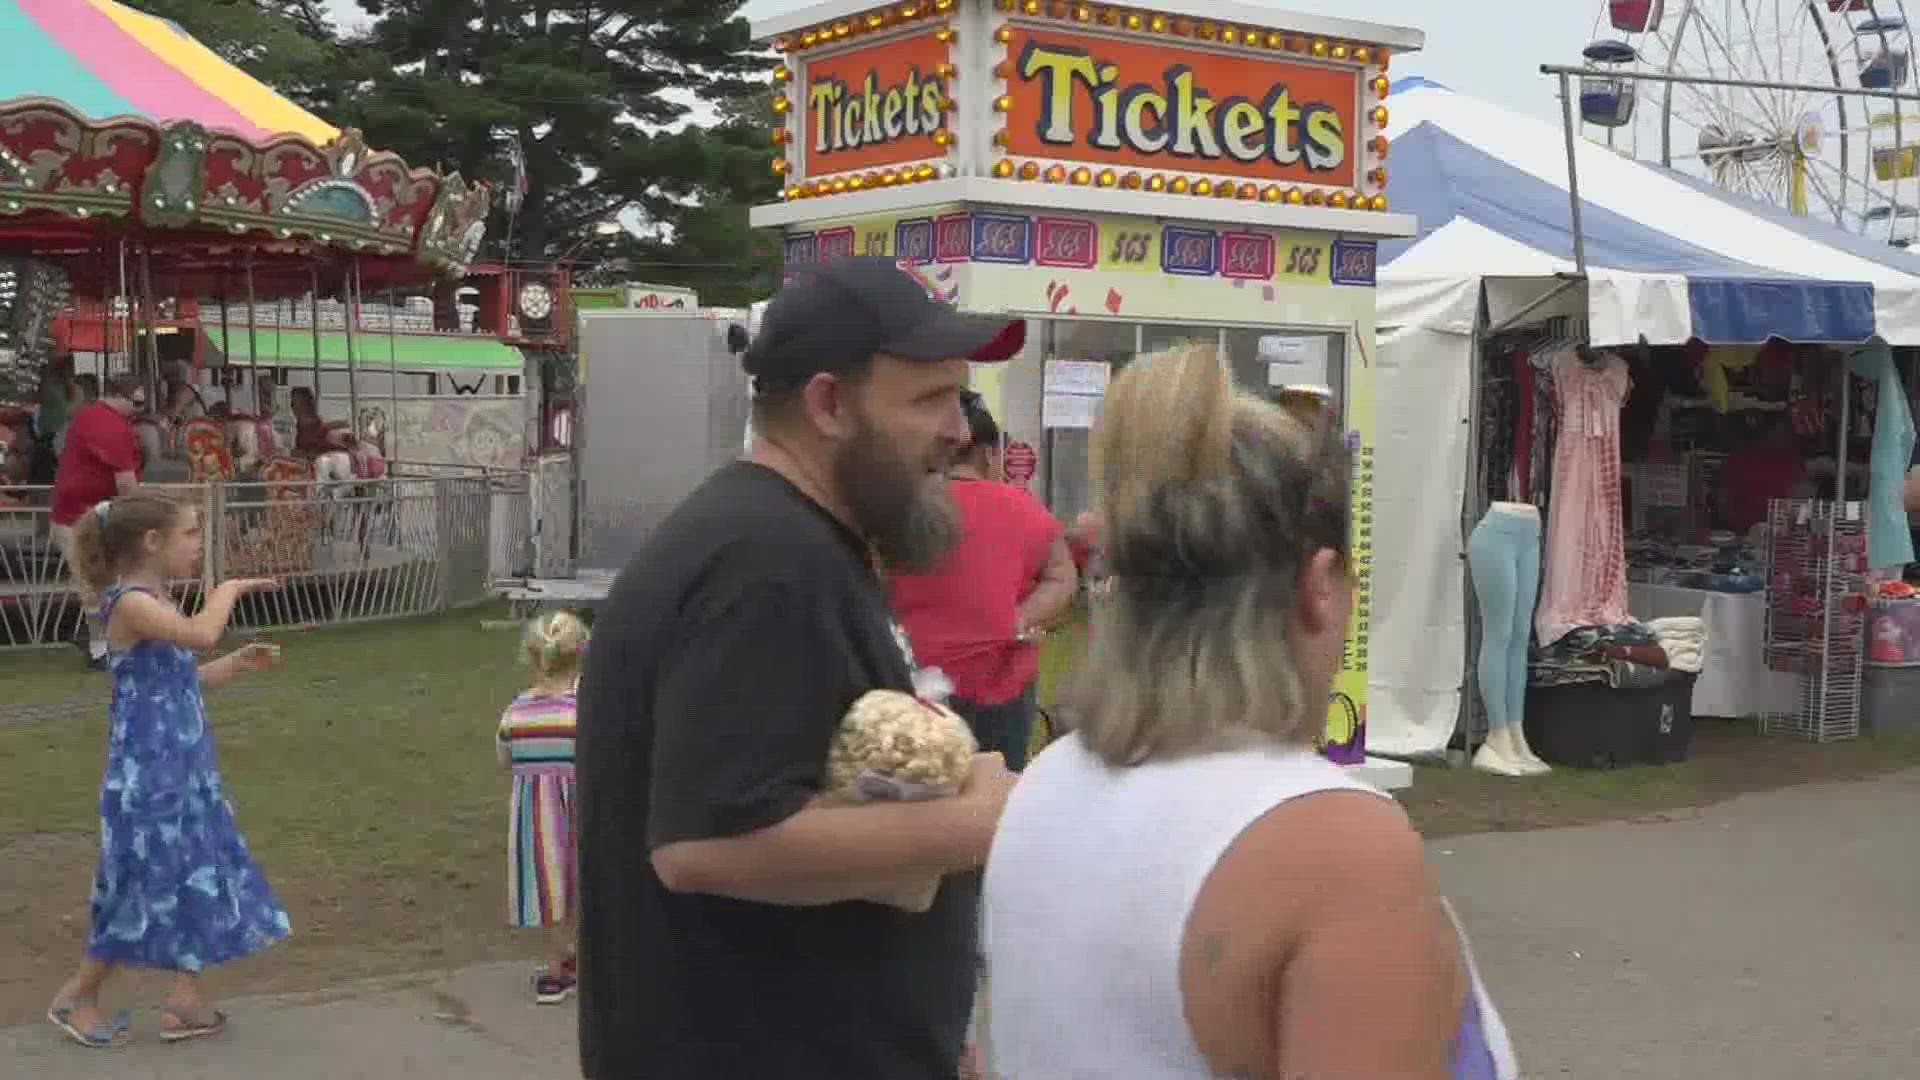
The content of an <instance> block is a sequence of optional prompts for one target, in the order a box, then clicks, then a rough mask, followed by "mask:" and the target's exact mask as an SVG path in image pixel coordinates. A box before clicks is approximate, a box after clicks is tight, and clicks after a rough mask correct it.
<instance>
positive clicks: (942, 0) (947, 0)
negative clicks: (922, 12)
mask: <svg viewBox="0 0 1920 1080" xmlns="http://www.w3.org/2000/svg"><path fill="white" fill-rule="evenodd" d="M933 10H935V11H952V10H953V0H933Z"/></svg>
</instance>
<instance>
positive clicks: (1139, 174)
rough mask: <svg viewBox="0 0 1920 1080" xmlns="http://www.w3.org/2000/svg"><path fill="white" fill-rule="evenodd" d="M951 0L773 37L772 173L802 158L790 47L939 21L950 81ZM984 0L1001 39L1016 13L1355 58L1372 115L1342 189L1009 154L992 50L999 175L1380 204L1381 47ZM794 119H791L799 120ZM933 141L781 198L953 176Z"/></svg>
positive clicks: (1286, 200) (1008, 101)
mask: <svg viewBox="0 0 1920 1080" xmlns="http://www.w3.org/2000/svg"><path fill="white" fill-rule="evenodd" d="M957 3H958V0H908V2H906V3H899V4H893V5H888V6H886V7H882V8H877V9H875V10H873V11H871V12H867V13H865V14H863V15H858V16H852V17H849V18H845V19H837V20H834V21H833V22H830V23H821V24H819V25H816V26H811V27H807V28H805V29H803V30H799V31H796V32H793V33H789V34H783V35H780V36H779V37H776V38H774V40H773V47H774V48H775V49H776V50H777V51H779V52H780V53H782V54H783V57H784V58H783V59H782V61H781V63H780V64H779V66H777V67H776V68H774V70H773V72H772V81H773V89H774V94H773V99H772V108H773V112H774V114H775V126H774V128H773V131H772V143H773V146H774V147H775V149H776V151H777V156H776V157H775V158H774V160H773V162H772V170H773V172H774V174H775V175H777V176H781V177H789V178H791V177H796V176H797V174H798V173H799V169H800V162H799V161H798V160H797V155H798V153H799V152H800V150H801V148H802V146H803V144H804V142H805V139H804V113H803V110H801V109H799V108H797V107H796V97H795V95H796V93H797V91H798V89H799V84H800V82H801V80H800V79H798V78H797V77H796V76H797V72H796V71H795V69H794V67H793V66H792V65H793V61H794V59H795V58H796V57H797V56H798V57H802V58H804V54H806V53H808V52H810V51H813V50H818V49H821V48H823V47H829V46H835V45H839V44H840V43H842V42H845V41H847V40H848V39H852V38H856V37H861V36H868V35H873V34H876V33H882V32H890V31H903V30H904V29H905V28H907V27H910V26H916V25H926V24H931V23H933V22H935V21H936V20H937V21H939V22H940V25H939V27H938V29H936V30H935V31H934V38H935V40H936V41H937V42H939V43H940V44H941V45H943V46H945V47H946V48H947V50H948V53H947V57H946V60H945V61H944V62H943V63H941V64H940V65H939V66H938V68H937V70H936V74H937V75H939V76H940V77H941V78H944V79H948V80H952V79H954V78H955V77H956V76H957V75H958V67H957V57H956V56H955V49H956V46H957V43H958V39H959V32H958V31H957V30H956V28H955V27H954V26H953V24H952V22H951V21H949V20H950V18H951V16H953V15H954V14H955V9H956V5H957ZM992 7H993V12H992V13H990V14H991V16H992V17H991V18H990V22H989V35H990V36H991V38H992V39H993V41H994V43H995V44H996V45H997V46H999V47H1000V48H1002V49H1003V50H1004V48H1005V47H1006V46H1007V45H1009V44H1010V43H1011V42H1012V40H1013V36H1014V25H1015V22H1016V21H1022V22H1042V23H1044V22H1047V21H1052V22H1055V23H1066V24H1068V25H1070V26H1075V27H1081V28H1091V27H1094V26H1098V27H1102V28H1104V29H1106V30H1109V31H1115V32H1119V33H1120V34H1122V35H1123V36H1124V37H1127V38H1134V39H1137V38H1149V39H1151V38H1155V37H1161V38H1166V37H1171V38H1175V39H1184V40H1188V41H1196V42H1201V43H1204V44H1208V45H1212V46H1215V47H1226V49H1223V52H1224V53H1225V55H1229V56H1231V55H1234V54H1235V53H1236V52H1238V53H1255V54H1280V55H1286V56H1292V57H1298V58H1302V59H1311V60H1318V61H1322V62H1329V63H1334V64H1339V65H1349V66H1352V67H1354V68H1358V69H1359V75H1360V80H1359V81H1360V87H1361V93H1360V101H1359V110H1358V113H1357V118H1358V119H1359V122H1360V124H1361V125H1362V126H1363V127H1364V126H1367V125H1371V126H1372V127H1373V128H1374V129H1375V134H1374V135H1373V136H1372V137H1370V138H1367V137H1360V138H1358V139H1357V140H1356V146H1357V148H1358V149H1359V152H1360V155H1361V157H1362V160H1361V162H1360V167H1359V169H1358V175H1359V176H1360V177H1361V178H1362V182H1361V183H1360V184H1359V185H1358V186H1357V188H1352V189H1349V188H1343V187H1339V186H1332V187H1323V186H1318V185H1311V184H1281V183H1264V182H1254V181H1251V180H1245V179H1242V178H1240V177H1225V176H1218V175H1211V174H1206V173H1198V172H1180V171H1176V170H1166V169H1125V170H1121V169H1113V168H1096V167H1089V166H1085V165H1082V164H1080V163H1077V162H1063V161H1051V160H1048V159H1044V158H1040V159H1032V160H1028V159H1024V158H1018V159H1017V158H1015V157H1013V156H1011V155H1010V154H1009V144H1010V142H1011V140H1010V138H1009V133H1008V128H1009V125H1011V124H1012V123H1013V122H1014V121H1015V120H1016V119H1017V117H1016V115H1015V112H1016V106H1015V102H1014V98H1013V96H1012V94H1011V93H1010V92H1009V87H1008V84H1007V79H1008V76H1009V75H1011V74H1012V71H1011V66H1012V65H1011V63H1010V62H1009V61H1008V58H1007V57H1005V56H1004V55H1002V56H1001V57H999V58H998V59H997V60H996V61H995V62H994V63H993V66H992V67H991V69H990V78H991V84H990V86H988V87H987V88H986V89H987V90H988V91H989V92H990V94H991V108H990V110H989V116H988V122H989V123H990V124H992V125H993V130H992V131H991V133H990V134H989V136H988V139H987V148H988V151H989V154H990V160H989V162H988V164H987V165H986V169H985V171H986V173H987V175H989V176H992V177H994V178H996V179H1003V180H1025V181H1036V182H1041V183H1049V184H1070V185H1074V186H1097V187H1100V188H1105V189H1119V190H1123V191H1143V190H1144V191H1147V192H1151V193H1162V192H1170V193H1172V194H1176V195H1192V196H1197V197H1203V198H1216V199H1222V200H1228V199H1231V200H1239V201H1246V202H1263V203H1268V204H1273V205H1287V206H1316V207H1322V206H1323V207H1331V208H1334V209H1343V210H1345V209H1351V210H1368V211H1380V212H1384V211H1386V210H1387V209H1388V201H1387V195H1386V185H1387V168H1386V162H1387V155H1388V151H1389V148H1390V141H1389V140H1388V138H1387V136H1386V134H1385V131H1386V128H1387V126H1388V123H1389V120H1390V113H1389V112H1388V109H1387V104H1386V101H1387V97H1388V96H1389V94H1390V93H1391V90H1392V81H1391V79H1390V78H1389V77H1388V69H1389V65H1390V63H1391V57H1392V52H1391V50H1390V49H1388V48H1386V47H1385V46H1381V45H1375V44H1371V43H1367V42H1353V41H1342V40H1338V39H1329V38H1324V37H1317V36H1314V35H1309V34H1300V33H1291V32H1287V31H1283V30H1275V29H1271V28H1262V27H1253V26H1243V25H1238V24H1234V23H1222V22H1218V21H1215V20H1210V19H1201V18H1193V17H1188V16H1176V15H1167V14H1163V13H1159V12H1152V11H1144V10H1138V9H1133V8H1128V7H1122V6H1110V5H1104V4H1091V3H1079V2H1070V0H992ZM1227 50H1231V51H1227ZM944 107H945V109H946V110H947V112H948V113H949V115H950V116H952V115H953V114H954V113H955V112H957V109H958V102H957V101H956V100H955V99H954V95H953V94H951V93H949V94H948V95H947V98H946V100H945V102H944ZM796 125H799V127H798V128H797V129H796ZM933 141H934V144H935V146H936V147H938V148H939V149H940V150H941V151H942V152H943V154H942V157H940V158H935V159H930V160H923V161H918V162H908V163H904V164H901V165H897V166H894V167H891V168H883V169H867V170H855V171H850V172H844V173H835V174H825V175H819V176H806V177H800V178H798V179H795V180H794V182H792V183H790V184H788V186H786V187H785V188H784V189H783V190H782V191H781V197H782V198H784V199H787V200H797V199H807V198H816V197H819V196H823V195H834V194H841V193H844V192H849V191H863V190H867V189H870V188H888V187H897V186H900V185H902V184H914V183H923V182H926V181H931V180H936V179H944V178H947V177H951V176H954V175H956V168H955V165H954V163H953V161H952V160H951V158H952V155H953V153H954V150H955V149H956V145H957V141H958V138H957V135H956V133H955V132H954V130H953V129H952V127H951V126H949V127H946V128H943V129H941V130H940V131H938V132H937V133H936V134H935V135H934V138H933Z"/></svg>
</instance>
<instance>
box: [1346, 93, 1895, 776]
mask: <svg viewBox="0 0 1920 1080" xmlns="http://www.w3.org/2000/svg"><path fill="white" fill-rule="evenodd" d="M1391 105H1392V108H1391V113H1392V126H1391V127H1390V128H1389V130H1388V134H1389V136H1390V137H1391V138H1392V139H1393V144H1392V148H1393V157H1392V168H1391V170H1390V171H1391V178H1390V181H1389V183H1390V189H1389V196H1390V198H1391V201H1392V203H1393V208H1394V209H1395V210H1397V211H1404V212H1411V213H1414V214H1416V215H1418V216H1419V219H1420V233H1419V235H1418V236H1417V237H1415V238H1414V239H1412V240H1411V241H1407V242H1404V243H1398V244H1394V245H1383V247H1382V251H1381V262H1382V264H1383V267H1382V270H1381V272H1380V286H1379V317H1378V326H1379V327H1380V330H1379V348H1378V353H1379V358H1378V369H1377V372H1376V381H1375V386H1376V389H1375V440H1376V447H1377V448H1376V450H1375V459H1374V460H1375V470H1376V472H1375V475H1376V478H1377V483H1376V484H1375V485H1374V515H1375V516H1374V524H1375V528H1374V538H1375V539H1374V556H1373V560H1374V561H1373V616H1372V633H1371V638H1372V640H1371V649H1370V651H1371V654H1372V658H1373V660H1372V672H1371V676H1370V682H1369V688H1368V697H1369V700H1368V710H1367V712H1368V716H1367V728H1368V730H1367V742H1368V747H1369V749H1373V750H1376V751H1378V752H1381V753H1385V754H1390V755H1396V756H1424V755H1431V754H1436V753H1439V752H1441V751H1443V750H1444V749H1445V747H1446V745H1447V743H1448V741H1449V740H1450V739H1451V738H1452V736H1453V733H1454V729H1455V725H1456V723H1457V722H1458V719H1459V717H1460V716H1461V715H1462V710H1461V695H1462V691H1463V689H1464V687H1465V685H1466V681H1467V679H1468V677H1469V673H1468V671H1467V668H1466V661H1467V657H1468V656H1469V655H1470V652H1469V649H1468V641H1467V633H1468V621H1467V605H1468V603H1469V602H1470V599H1469V596H1468V592H1467V577H1466V569H1465V550H1466V544H1465V536H1466V533H1467V531H1468V529H1469V528H1470V527H1471V524H1470V523H1469V522H1466V521H1464V520H1463V519H1464V517H1465V515H1466V514H1468V513H1470V512H1475V511H1477V506H1475V507H1473V508H1469V507H1468V505H1467V502H1468V491H1467V488H1468V485H1469V484H1470V483H1471V479H1470V478H1471V476H1472V474H1473V472H1474V467H1473V451H1474V446H1475V432H1474V430H1473V425H1474V418H1475V415H1476V394H1475V383H1476V380H1477V378H1478V376H1479V369H1480V365H1479V358H1478V350H1479V344H1480V341H1481V338H1482V336H1483V335H1484V334H1485V333H1486V332H1487V331H1488V330H1489V328H1499V327H1501V326H1503V325H1507V324H1509V323H1512V322H1516V321H1525V320H1530V319H1535V318H1541V317H1545V316H1548V315H1563V314H1574V315H1579V316H1582V317H1584V318H1585V319H1586V320H1587V323H1588V333H1589V336H1590V338H1591V340H1592V341H1593V342H1594V343H1595V344H1599V345H1607V344H1628V343H1632V342H1635V341H1638V340H1640V339H1642V338H1644V339H1645V340H1646V341H1648V342H1649V343H1651V344H1655V345H1669V344H1679V343H1682V342H1685V341H1687V340H1689V339H1691V338H1698V339H1700V340H1702V341H1706V342H1710V343H1714V344H1732V343H1757V342H1761V341H1764V340H1766V339H1767V338H1768V337H1770V336H1774V337H1781V338H1785V339H1787V340H1790V341H1799V342H1824V343H1836V344H1838V343H1851V342H1860V341H1864V340H1866V339H1868V338H1871V337H1875V336H1878V337H1881V338H1883V339H1885V340H1886V341H1888V342H1889V343H1891V344H1894V345H1920V276H1916V271H1920V259H1916V258H1915V257H1914V256H1910V255H1908V254H1907V253H1906V252H1904V251H1902V250H1899V249H1896V248H1892V247H1889V246H1886V245H1884V244H1880V243H1876V242H1873V241H1869V240H1866V239H1864V238H1861V237H1858V236H1854V235H1852V234H1850V233H1846V232H1843V231H1841V230H1839V229H1837V228H1834V227H1833V226H1831V225H1823V224H1822V223H1820V222H1818V221H1815V220H1811V219H1807V218H1798V217H1793V216H1791V215H1788V214H1786V213H1785V212H1783V211H1780V210H1778V209H1777V208H1773V207H1767V206H1762V205H1761V204H1758V203H1755V202H1752V201H1749V200H1744V199H1737V198H1735V197H1731V196H1728V195H1726V194H1724V193H1721V192H1718V191H1716V190H1714V189H1712V188H1710V187H1708V186H1706V185H1705V184H1703V183H1701V182H1699V181H1697V180H1694V179H1692V178H1689V177H1685V176H1682V175H1680V174H1678V173H1674V172H1670V171H1667V170H1662V169H1659V168H1655V167H1651V166H1648V165H1645V164H1641V163H1637V162H1634V161H1630V160H1627V159H1625V158H1623V157H1621V156H1619V155H1617V154H1615V153H1614V152H1612V151H1610V150H1608V149H1606V148H1605V147H1603V146H1599V145H1597V144H1594V143H1591V142H1587V141H1585V140H1581V141H1579V142H1578V143H1577V144H1576V155H1577V166H1578V169H1579V174H1578V179H1579V185H1580V195H1581V207H1582V209H1581V217H1582V229H1581V235H1582V238H1583V240H1584V248H1585V255H1586V262H1587V267H1586V275H1585V277H1584V279H1582V278H1580V277H1578V276H1576V274H1575V263H1574V257H1573V251H1574V244H1573V239H1574V238H1573V231H1572V227H1571V216H1572V215H1571V213H1570V207H1569V200H1568V195H1567V188H1568V182H1567V154H1566V145H1565V141H1564V135H1563V132H1562V131H1561V129H1560V128H1559V127H1558V126H1556V125H1553V124H1548V123H1544V122H1542V121H1539V120H1535V119H1533V118H1531V117H1527V116H1523V115H1520V114H1518V113H1514V112H1511V111H1509V110H1506V109H1503V108H1500V107H1499V106H1497V105H1493V104H1490V103H1487V102H1484V101H1479V100H1476V99H1474V98H1471V97H1467V96H1465V95H1461V94H1456V93H1453V92H1452V91H1450V90H1447V89H1445V88H1444V87H1440V86H1438V85H1436V84H1433V83H1429V82H1425V81H1424V80H1406V81H1404V82H1402V83H1401V84H1400V85H1398V86H1396V87H1395V92H1394V95H1393V97H1392V99H1391ZM1476 501H1477V500H1476Z"/></svg>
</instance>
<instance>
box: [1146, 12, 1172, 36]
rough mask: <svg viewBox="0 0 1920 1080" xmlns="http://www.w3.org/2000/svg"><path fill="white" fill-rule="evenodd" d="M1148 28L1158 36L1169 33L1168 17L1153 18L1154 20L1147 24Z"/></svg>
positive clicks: (1158, 16) (1156, 16) (1157, 16)
mask: <svg viewBox="0 0 1920 1080" xmlns="http://www.w3.org/2000/svg"><path fill="white" fill-rule="evenodd" d="M1147 28H1148V29H1150V30H1152V31H1153V32H1154V33H1156V34H1164V33H1166V32H1167V17H1166V16H1165V15H1155V16H1154V17H1153V18H1152V19H1151V20H1150V21H1149V22H1148V23H1147Z"/></svg>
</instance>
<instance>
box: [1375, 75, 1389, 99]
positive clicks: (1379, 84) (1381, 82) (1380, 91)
mask: <svg viewBox="0 0 1920 1080" xmlns="http://www.w3.org/2000/svg"><path fill="white" fill-rule="evenodd" d="M1392 89H1393V83H1391V82H1389V81H1388V80H1387V77H1386V76H1385V75H1382V76H1380V77H1379V78H1376V79H1374V80H1373V92H1374V95H1375V96H1376V97H1386V96H1387V91H1389V90H1392Z"/></svg>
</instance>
